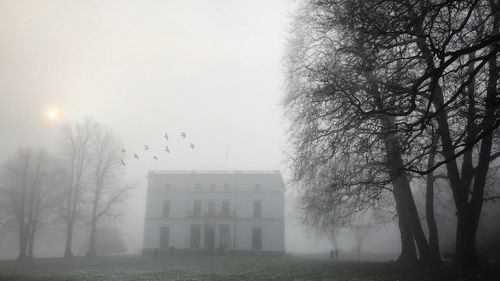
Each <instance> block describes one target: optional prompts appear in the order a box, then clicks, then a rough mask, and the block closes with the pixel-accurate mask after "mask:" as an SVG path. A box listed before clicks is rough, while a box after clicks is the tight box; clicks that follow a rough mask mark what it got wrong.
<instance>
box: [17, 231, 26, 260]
mask: <svg viewBox="0 0 500 281" xmlns="http://www.w3.org/2000/svg"><path fill="white" fill-rule="evenodd" d="M26 232H27V229H26V224H25V223H24V222H23V223H21V222H20V223H19V255H18V256H17V260H25V259H26V245H27V240H28V239H27V237H28V235H27V233H26Z"/></svg>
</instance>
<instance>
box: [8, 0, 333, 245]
mask: <svg viewBox="0 0 500 281" xmlns="http://www.w3.org/2000/svg"><path fill="white" fill-rule="evenodd" d="M292 6H293V3H292V2H290V1H287V0H272V1H265V0H252V1H238V0H178V1H101V0H91V1H87V0H86V1H66V0H59V1H23V0H21V1H17V0H16V1H14V0H13V1H4V0H1V1H0V40H1V41H0V116H1V118H0V130H1V132H2V137H1V139H0V145H1V147H2V149H1V150H0V160H2V162H3V160H4V159H5V157H8V156H11V155H12V154H13V153H14V152H15V151H16V150H17V149H18V148H19V147H21V146H27V145H30V146H44V147H49V148H50V149H51V150H52V151H54V150H55V148H56V145H57V138H58V136H59V133H60V128H61V126H62V124H64V123H65V122H68V121H77V120H79V119H81V118H82V116H85V115H88V116H92V117H93V118H94V119H95V120H96V121H98V122H101V123H104V124H107V125H108V126H110V127H111V128H112V129H113V130H114V131H115V132H116V134H117V135H118V136H119V137H120V138H121V139H122V141H123V144H124V146H125V147H126V148H127V149H128V150H129V151H138V152H141V153H142V152H143V151H142V146H143V144H149V145H150V146H151V147H152V150H153V151H158V154H159V157H160V160H159V161H153V160H152V159H151V155H152V154H148V155H145V156H144V157H149V158H148V159H141V161H140V162H139V161H132V160H130V159H129V161H128V163H129V165H128V166H127V167H126V174H125V175H124V177H125V178H126V179H125V181H133V182H137V183H138V188H137V189H136V190H135V191H134V193H133V194H132V195H131V199H130V200H129V201H130V202H129V205H128V208H127V212H126V215H125V217H124V218H123V222H122V224H123V225H126V226H129V227H128V229H130V226H131V225H133V226H134V229H140V230H142V223H143V217H144V204H145V202H144V201H145V184H146V181H145V175H146V173H147V171H148V170H156V169H162V170H171V169H173V170H181V169H190V170H191V169H204V170H213V169H226V168H227V169H231V170H235V169H237V170H240V169H259V170H262V169H273V170H281V171H282V173H284V175H285V181H287V180H288V179H287V177H286V175H287V174H288V173H287V171H286V163H285V160H286V151H285V148H286V129H287V123H286V121H285V119H284V115H283V110H282V107H281V105H280V102H281V99H282V96H283V91H284V87H283V85H284V80H283V79H284V77H283V66H282V58H283V51H284V48H285V39H286V36H287V35H286V32H287V24H288V22H289V20H290V19H289V17H288V15H289V13H290V12H291V9H292ZM49 108H56V109H57V110H59V111H60V112H61V114H62V116H61V118H60V119H59V120H57V122H49V121H48V120H47V118H45V112H46V111H47V110H48V109H49ZM165 131H167V132H168V133H169V135H170V138H171V139H172V141H171V147H170V148H171V150H172V154H170V155H165V154H164V153H163V152H162V151H163V147H162V144H163V139H162V136H163V134H164V132H165ZM180 131H185V132H186V133H187V134H188V139H189V142H192V143H194V144H195V145H196V149H195V151H190V150H189V149H188V148H187V145H186V143H185V142H182V141H181V140H180V138H179V135H178V134H179V132H180ZM226 151H227V152H228V155H229V157H228V158H227V159H226ZM291 206H292V204H289V208H290V207H291ZM288 213H290V214H291V213H293V211H289V212H288ZM297 229H299V228H298V227H297V223H296V221H294V220H293V219H288V220H287V229H286V231H287V233H286V237H287V238H286V243H287V244H286V248H287V250H291V251H306V250H324V249H325V245H328V243H326V244H325V241H324V240H323V241H318V242H314V239H312V240H310V241H309V242H306V239H305V237H303V236H304V233H303V232H302V230H299V231H297ZM126 235H127V242H128V243H129V248H131V250H133V249H135V248H139V247H141V243H142V231H140V233H139V232H138V233H126Z"/></svg>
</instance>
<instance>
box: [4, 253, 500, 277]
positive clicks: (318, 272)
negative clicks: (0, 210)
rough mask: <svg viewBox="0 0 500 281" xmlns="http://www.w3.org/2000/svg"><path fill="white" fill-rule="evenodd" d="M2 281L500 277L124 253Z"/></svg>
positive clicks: (29, 269) (287, 259)
mask: <svg viewBox="0 0 500 281" xmlns="http://www.w3.org/2000/svg"><path fill="white" fill-rule="evenodd" d="M0 280H1V281H10V280H19V281H20V280H54V281H57V280H138V281H140V280H151V281H156V280H259V281H262V280H500V272H499V271H492V272H488V273H486V272H485V273H481V274H472V275H469V276H465V277H463V276H462V277H459V276H456V275H454V274H452V273H450V272H447V271H446V270H441V271H438V272H434V271H432V270H430V269H425V268H413V267H403V266H399V265H395V264H391V263H358V262H334V261H331V260H328V259H312V258H302V257H291V256H230V255H225V256H209V255H205V256H173V257H160V258H159V259H158V260H155V259H153V258H152V257H139V256H120V257H97V258H73V259H62V258H45V259H36V260H33V261H30V262H26V263H19V262H15V261H1V262H0Z"/></svg>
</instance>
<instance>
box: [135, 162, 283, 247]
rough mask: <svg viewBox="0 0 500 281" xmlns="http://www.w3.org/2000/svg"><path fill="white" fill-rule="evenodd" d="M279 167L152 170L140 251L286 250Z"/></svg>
mask: <svg viewBox="0 0 500 281" xmlns="http://www.w3.org/2000/svg"><path fill="white" fill-rule="evenodd" d="M284 191H285V185H284V182H283V179H282V177H281V173H280V172H279V171H151V172H149V174H148V190H147V202H146V216H145V222H144V242H143V253H151V252H152V251H154V250H155V249H158V250H159V251H163V250H165V249H174V248H175V250H200V249H208V250H211V249H219V250H220V249H224V251H265V252H284V250H285V223H284V222H285V221H284V214H285V198H284Z"/></svg>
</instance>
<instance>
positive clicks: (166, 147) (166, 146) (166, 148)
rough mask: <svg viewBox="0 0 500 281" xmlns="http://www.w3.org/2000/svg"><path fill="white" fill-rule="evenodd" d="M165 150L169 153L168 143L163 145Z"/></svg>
mask: <svg viewBox="0 0 500 281" xmlns="http://www.w3.org/2000/svg"><path fill="white" fill-rule="evenodd" d="M165 151H166V152H168V153H170V149H168V145H165Z"/></svg>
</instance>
